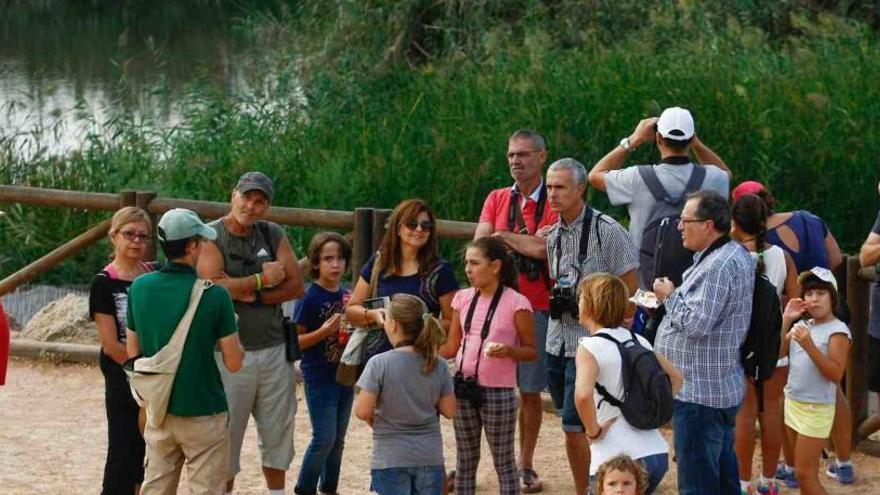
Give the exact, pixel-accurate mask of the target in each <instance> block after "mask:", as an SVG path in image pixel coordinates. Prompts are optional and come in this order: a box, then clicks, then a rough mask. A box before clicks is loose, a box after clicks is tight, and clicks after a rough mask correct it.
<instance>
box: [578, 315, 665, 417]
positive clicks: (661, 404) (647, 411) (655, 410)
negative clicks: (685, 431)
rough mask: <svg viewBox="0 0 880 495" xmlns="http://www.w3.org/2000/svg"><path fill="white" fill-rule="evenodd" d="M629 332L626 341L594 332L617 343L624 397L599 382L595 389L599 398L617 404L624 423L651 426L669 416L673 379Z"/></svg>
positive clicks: (596, 335)
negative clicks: (613, 393)
mask: <svg viewBox="0 0 880 495" xmlns="http://www.w3.org/2000/svg"><path fill="white" fill-rule="evenodd" d="M630 335H631V336H632V339H630V340H627V341H625V342H618V341H617V339H615V338H614V337H612V336H610V335H608V334H605V333H597V334H595V335H593V336H594V337H601V338H603V339H605V340H609V341H611V342H614V344H615V345H617V350H618V351H619V352H620V367H621V378H622V382H623V400H618V399H617V398H616V397H614V396H613V395H611V394H610V393H609V392H608V390H606V389H605V387H603V386H602V385H600V384H599V383H598V382H597V383H596V391H597V392H599V395H601V396H602V398H603V399H602V400H605V401H608V403H610V404H611V405H612V406H615V407H618V408H620V412H621V413H623V417H624V418H626V421H627V423H629V424H630V425H632V426H633V427H634V428H638V429H640V430H653V429H654V428H659V427H660V426H662V425H663V424H665V423H666V422H667V421H669V420H670V418H672V408H673V394H672V381H671V380H670V379H669V375H668V374H666V372H665V371H664V370H663V367H662V366H660V361H659V360H658V359H657V356H655V355H654V352H653V351H652V350H650V349H648V348H647V347H643V346H642V345H641V344H640V343H639V341H638V339H636V335H635V334H634V333H633V332H632V331H630ZM600 403H601V401H600ZM597 408H598V404H597Z"/></svg>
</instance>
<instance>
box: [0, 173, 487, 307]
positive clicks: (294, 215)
mask: <svg viewBox="0 0 880 495" xmlns="http://www.w3.org/2000/svg"><path fill="white" fill-rule="evenodd" d="M0 203H21V204H29V205H36V206H50V207H61V208H80V209H86V210H105V211H115V210H117V209H119V208H121V207H123V206H138V207H140V208H143V209H144V210H146V211H147V212H148V213H150V215H151V216H153V219H154V221H153V225H156V221H155V219H156V218H157V217H158V216H159V215H161V214H162V213H165V212H166V211H168V210H170V209H172V208H188V209H190V210H193V211H194V212H196V213H198V214H199V215H200V216H201V217H202V218H203V219H215V218H220V217H222V216H223V215H225V214H226V213H227V212H228V211H229V203H228V202H214V201H196V200H191V199H180V198H162V197H157V196H156V193H155V192H152V191H136V190H124V191H121V192H120V193H119V194H109V193H95V192H80V191H66V190H61V189H40V188H34V187H20V186H0ZM389 214H390V210H384V209H377V208H356V209H355V210H354V211H338V210H312V209H305V208H287V207H279V206H273V207H271V208H270V209H269V212H268V214H267V215H266V217H265V218H266V219H267V220H271V221H273V222H277V223H279V224H281V225H289V226H294V227H318V228H325V229H337V230H347V231H350V232H351V233H350V238H351V241H352V248H353V254H352V274H353V276H354V277H355V280H356V279H357V274H358V273H360V267H361V266H363V264H364V263H365V262H366V261H367V260H368V259H369V258H370V255H371V254H372V253H373V252H374V251H375V250H376V248H377V247H378V244H379V242H380V241H381V239H382V236H383V235H384V234H385V223H386V221H387V219H388V215H389ZM475 229H476V224H474V223H471V222H456V221H452V220H439V221H438V222H437V235H438V236H439V237H440V238H446V239H471V238H473V236H474V230H475ZM109 230H110V220H109V219H107V220H104V221H103V222H101V223H99V224H97V225H95V226H94V227H92V228H90V229H88V230H87V231H85V232H83V233H82V234H80V235H78V236H77V237H75V238H73V239H71V240H70V241H68V242H66V243H64V244H63V245H61V246H59V247H58V248H56V249H54V250H52V251H51V252H49V253H47V254H46V255H44V256H43V257H41V258H40V259H38V260H36V261H34V262H32V263H31V264H29V265H28V266H26V267H24V268H22V269H21V270H18V271H17V272H15V273H13V274H12V275H10V276H8V277H6V278H5V279H3V280H2V281H0V296H2V295H4V294H7V293H9V292H12V291H14V290H15V289H16V288H17V287H19V286H20V285H22V284H24V283H26V282H28V281H30V280H32V279H34V278H35V277H37V276H39V275H41V274H43V273H45V272H47V271H49V270H51V269H52V268H53V267H55V266H57V265H58V264H59V263H61V262H63V261H64V260H66V259H67V258H70V257H71V256H73V255H74V254H76V253H78V252H79V251H81V250H83V249H85V248H88V247H89V246H91V245H93V244H95V243H96V242H98V241H99V240H101V239H103V238H104V237H105V236H106V235H107V232H108V231H109ZM154 237H155V236H154ZM150 249H151V250H152V252H151V253H150V254H151V255H152V257H151V259H155V255H156V252H155V249H156V244H155V243H152V244H150Z"/></svg>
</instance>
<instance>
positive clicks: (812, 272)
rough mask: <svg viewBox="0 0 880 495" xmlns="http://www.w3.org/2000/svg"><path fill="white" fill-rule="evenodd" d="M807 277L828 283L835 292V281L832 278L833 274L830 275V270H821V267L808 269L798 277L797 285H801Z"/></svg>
mask: <svg viewBox="0 0 880 495" xmlns="http://www.w3.org/2000/svg"><path fill="white" fill-rule="evenodd" d="M808 277H816V278H818V279H819V280H821V281H823V282H828V283H829V284H831V285H832V286H833V287H834V290H837V279H836V278H834V274H833V273H831V270H829V269H827V268H823V267H821V266H814V267H813V268H810V269H809V270H808V271H805V272H803V273H801V274H800V275H798V283H799V284H803V283H804V280H805V279H807V278H808Z"/></svg>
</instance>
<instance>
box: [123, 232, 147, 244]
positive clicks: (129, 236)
mask: <svg viewBox="0 0 880 495" xmlns="http://www.w3.org/2000/svg"><path fill="white" fill-rule="evenodd" d="M120 234H122V238H123V239H125V240H126V241H129V242H134V241H135V240H137V241H138V242H150V234H141V233H138V232H135V231H133V230H123V231H122V232H120Z"/></svg>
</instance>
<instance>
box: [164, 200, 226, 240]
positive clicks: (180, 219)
mask: <svg viewBox="0 0 880 495" xmlns="http://www.w3.org/2000/svg"><path fill="white" fill-rule="evenodd" d="M158 231H159V232H158V233H159V236H158V237H159V240H160V241H162V242H169V241H179V240H181V239H189V238H190V237H195V236H199V237H202V238H205V239H208V240H209V241H213V240H214V239H216V238H217V231H216V230H214V229H212V228H211V227H208V226H207V225H205V224H204V222H202V219H201V218H199V216H198V215H196V212H194V211H192V210H187V209H185V208H174V209H173V210H168V211H166V212H165V214H164V215H162V219H161V220H159V228H158Z"/></svg>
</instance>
